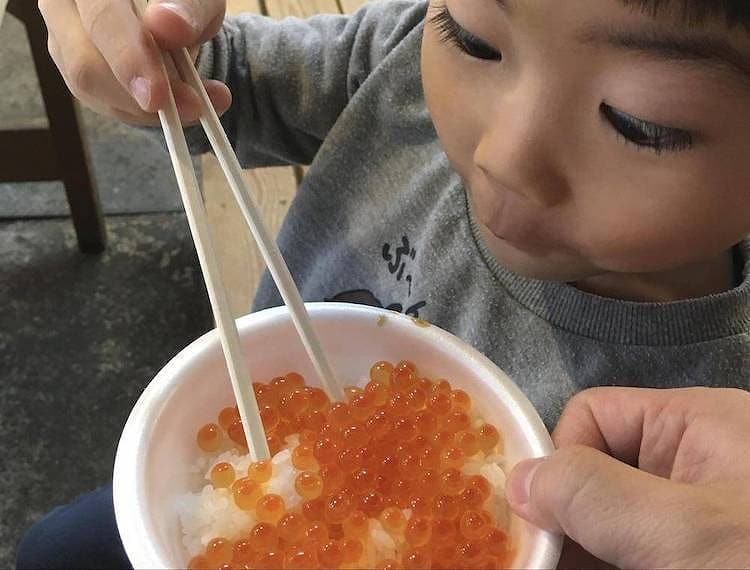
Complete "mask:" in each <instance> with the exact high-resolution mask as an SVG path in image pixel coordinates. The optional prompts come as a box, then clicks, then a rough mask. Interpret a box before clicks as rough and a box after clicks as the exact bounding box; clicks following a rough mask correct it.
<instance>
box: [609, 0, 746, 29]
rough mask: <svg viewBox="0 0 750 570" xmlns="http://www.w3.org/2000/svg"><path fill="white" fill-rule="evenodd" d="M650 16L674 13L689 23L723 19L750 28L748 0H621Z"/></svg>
mask: <svg viewBox="0 0 750 570" xmlns="http://www.w3.org/2000/svg"><path fill="white" fill-rule="evenodd" d="M621 1H622V3H623V4H625V5H626V6H632V7H634V8H636V9H639V10H641V11H643V12H646V13H648V14H650V15H652V16H659V15H662V14H664V15H666V14H670V13H671V14H675V15H677V16H678V17H679V18H681V19H683V20H684V21H685V22H687V23H688V24H691V25H698V24H703V23H706V22H709V21H723V22H725V23H726V24H727V25H728V26H729V27H735V26H744V27H745V28H747V29H748V30H750V0H621Z"/></svg>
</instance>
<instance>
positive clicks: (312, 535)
mask: <svg viewBox="0 0 750 570" xmlns="http://www.w3.org/2000/svg"><path fill="white" fill-rule="evenodd" d="M305 518H307V517H305ZM305 538H306V539H307V540H308V541H310V542H317V543H318V544H322V543H324V542H327V541H328V538H329V535H328V525H327V524H325V523H324V522H323V521H319V520H315V521H312V522H310V523H308V525H307V528H306V529H305Z"/></svg>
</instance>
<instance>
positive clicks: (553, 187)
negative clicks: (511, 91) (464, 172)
mask: <svg viewBox="0 0 750 570" xmlns="http://www.w3.org/2000/svg"><path fill="white" fill-rule="evenodd" d="M501 115H502V116H495V117H493V119H492V121H491V122H490V123H489V126H488V128H487V130H486V131H485V132H484V133H483V136H482V138H481V139H480V142H479V145H478V146H477V149H476V151H475V153H474V163H475V164H476V166H477V167H478V168H479V169H480V170H481V171H482V172H483V173H484V174H485V176H487V178H488V179H489V180H490V182H491V183H492V184H494V185H496V186H497V187H498V188H502V189H504V190H507V191H510V192H514V193H516V194H519V195H521V196H523V197H524V198H525V199H527V200H529V201H531V202H533V203H534V204H536V205H538V206H540V207H550V206H554V205H556V204H558V203H559V202H561V201H563V200H564V199H565V196H566V195H567V194H568V187H567V183H566V180H565V176H563V174H562V172H561V170H560V168H559V167H558V166H557V165H556V164H555V156H554V154H553V153H552V152H551V150H552V148H553V147H554V144H553V141H552V140H551V132H550V129H549V128H548V127H547V126H546V124H545V121H543V120H540V117H534V116H533V112H529V113H528V114H527V116H525V117H524V115H523V114H520V113H513V114H511V113H508V112H503V113H501Z"/></svg>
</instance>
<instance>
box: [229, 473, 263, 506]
mask: <svg viewBox="0 0 750 570" xmlns="http://www.w3.org/2000/svg"><path fill="white" fill-rule="evenodd" d="M260 494H261V488H260V485H258V483H256V482H255V481H253V480H252V479H249V478H247V477H245V478H243V479H238V480H237V481H235V482H234V484H233V485H232V496H233V497H234V504H235V505H237V506H238V507H239V508H240V509H242V510H243V511H250V510H252V509H254V508H255V504H256V503H257V501H258V499H259V498H260Z"/></svg>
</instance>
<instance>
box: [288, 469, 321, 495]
mask: <svg viewBox="0 0 750 570" xmlns="http://www.w3.org/2000/svg"><path fill="white" fill-rule="evenodd" d="M294 489H295V490H296V491H297V494H298V495H299V496H300V497H302V498H303V499H308V500H310V499H317V498H318V497H320V495H321V494H322V493H323V479H322V478H321V477H320V475H319V474H317V473H311V472H309V471H303V472H302V473H300V474H299V475H297V478H296V479H295V481H294Z"/></svg>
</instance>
